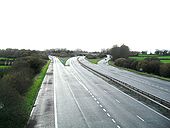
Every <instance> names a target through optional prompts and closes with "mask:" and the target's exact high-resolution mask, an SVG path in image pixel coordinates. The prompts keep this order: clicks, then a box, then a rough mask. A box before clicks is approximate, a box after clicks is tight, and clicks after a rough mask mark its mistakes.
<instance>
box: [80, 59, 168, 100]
mask: <svg viewBox="0 0 170 128" xmlns="http://www.w3.org/2000/svg"><path fill="white" fill-rule="evenodd" d="M79 60H80V61H81V62H82V63H83V64H85V65H87V66H88V67H91V68H92V69H94V70H96V71H98V72H100V73H102V74H104V75H107V76H111V77H113V78H116V79H118V80H120V81H122V82H125V83H127V84H129V85H132V86H134V87H136V88H138V89H141V90H143V91H145V92H148V93H150V94H152V95H154V96H157V97H159V98H161V99H164V100H165V101H168V102H170V82H168V81H164V80H160V79H157V78H153V77H146V76H143V75H138V74H136V73H132V72H129V71H126V70H123V69H119V68H116V67H113V66H110V65H107V61H108V59H103V60H102V61H101V62H99V64H98V65H96V64H92V63H90V62H88V61H87V60H86V59H85V58H84V57H81V58H80V59H79Z"/></svg>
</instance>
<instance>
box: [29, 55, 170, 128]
mask: <svg viewBox="0 0 170 128" xmlns="http://www.w3.org/2000/svg"><path fill="white" fill-rule="evenodd" d="M53 60H54V61H53V81H54V82H53V84H47V85H53V87H50V86H49V88H51V89H52V91H51V94H49V95H50V98H51V100H50V101H51V102H50V103H53V105H50V107H51V108H50V109H46V110H47V111H46V113H48V115H49V117H48V119H47V118H45V119H44V118H43V119H42V117H41V115H43V114H46V113H45V111H44V108H48V107H47V106H49V105H48V103H44V102H41V103H42V104H41V103H40V105H39V106H36V107H35V108H36V109H37V110H38V109H39V110H38V111H39V112H40V113H38V114H34V112H33V114H32V116H31V117H32V118H31V119H34V122H36V123H35V124H36V125H34V126H36V127H47V128H48V127H49V128H54V127H55V128H169V127H170V119H168V118H166V117H164V116H163V115H161V114H159V113H157V112H156V111H154V110H152V109H151V108H149V107H147V106H146V105H144V104H142V103H140V102H139V101H137V100H135V99H134V98H132V97H130V96H128V95H126V94H125V93H123V92H121V91H120V90H118V89H117V88H115V87H114V86H112V85H110V84H108V83H106V82H105V81H104V80H102V79H101V78H99V77H97V76H96V75H94V74H93V73H91V72H89V71H87V70H86V69H84V68H83V67H82V66H81V65H80V64H79V63H78V61H77V58H76V57H75V58H71V59H69V60H68V61H67V65H68V66H63V65H62V64H61V62H60V61H59V60H58V59H57V58H55V57H53ZM47 87H48V86H47ZM47 89H48V88H47ZM44 93H46V92H44ZM45 97H46V96H45ZM47 97H48V96H47ZM37 99H39V98H37ZM45 99H46V101H48V100H49V99H48V98H45ZM45 99H44V100H45ZM44 105H45V106H46V107H45V106H44ZM41 112H42V113H41ZM50 113H52V114H50ZM39 115H40V116H39ZM44 117H46V116H44ZM37 122H39V123H40V124H37Z"/></svg>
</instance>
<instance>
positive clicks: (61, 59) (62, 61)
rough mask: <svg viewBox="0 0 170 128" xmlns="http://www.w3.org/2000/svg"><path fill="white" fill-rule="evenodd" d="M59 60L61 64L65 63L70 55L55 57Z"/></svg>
mask: <svg viewBox="0 0 170 128" xmlns="http://www.w3.org/2000/svg"><path fill="white" fill-rule="evenodd" d="M57 58H58V59H59V60H60V62H61V63H62V64H63V65H65V64H66V61H67V60H68V59H69V58H70V57H57Z"/></svg>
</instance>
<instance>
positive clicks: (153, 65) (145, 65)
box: [137, 59, 160, 75]
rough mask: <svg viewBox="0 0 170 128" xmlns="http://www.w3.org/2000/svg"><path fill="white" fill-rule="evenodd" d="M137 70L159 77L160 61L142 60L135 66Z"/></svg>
mask: <svg viewBox="0 0 170 128" xmlns="http://www.w3.org/2000/svg"><path fill="white" fill-rule="evenodd" d="M137 69H138V70H140V71H141V70H142V71H144V72H147V73H153V74H156V75H159V69H160V61H159V60H151V59H150V60H143V61H139V62H138V65H137Z"/></svg>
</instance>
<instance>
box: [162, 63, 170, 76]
mask: <svg viewBox="0 0 170 128" xmlns="http://www.w3.org/2000/svg"><path fill="white" fill-rule="evenodd" d="M160 75H161V76H164V77H169V78H170V64H161V66H160Z"/></svg>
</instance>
